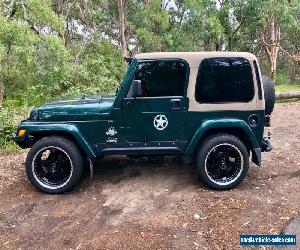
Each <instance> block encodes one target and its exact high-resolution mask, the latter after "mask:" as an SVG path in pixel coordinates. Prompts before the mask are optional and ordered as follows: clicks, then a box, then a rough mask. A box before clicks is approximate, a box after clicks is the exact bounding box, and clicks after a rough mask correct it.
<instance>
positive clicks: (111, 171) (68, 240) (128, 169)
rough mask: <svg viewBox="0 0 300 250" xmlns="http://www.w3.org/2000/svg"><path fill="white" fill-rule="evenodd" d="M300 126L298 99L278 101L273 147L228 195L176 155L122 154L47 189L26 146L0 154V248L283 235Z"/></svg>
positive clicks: (298, 166) (167, 245) (297, 200)
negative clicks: (34, 175)
mask: <svg viewBox="0 0 300 250" xmlns="http://www.w3.org/2000/svg"><path fill="white" fill-rule="evenodd" d="M299 127H300V103H295V104H278V105H277V106H276V108H275V111H274V113H273V121H272V128H271V131H272V133H273V135H272V142H273V146H274V150H273V151H272V152H271V153H267V154H264V155H263V166H262V167H261V168H257V167H254V165H252V167H251V168H250V170H249V173H248V176H247V177H246V179H245V180H244V181H243V182H242V184H241V185H240V186H238V187H237V188H236V189H234V190H231V191H225V192H217V191H211V190H209V189H207V188H205V187H204V186H203V185H202V184H201V183H200V182H199V180H198V178H197V174H196V171H195V169H194V168H193V166H192V165H185V164H183V163H181V162H180V161H179V160H178V159H176V158H167V159H165V160H159V159H156V160H155V159H152V160H151V159H150V160H149V159H148V160H147V159H140V160H129V159H127V158H125V157H119V158H116V157H115V158H106V159H103V160H101V161H99V164H98V165H99V166H98V168H97V169H96V170H95V175H94V178H93V179H92V180H90V179H89V177H88V175H86V176H85V177H84V178H83V181H82V183H81V184H80V185H79V186H78V187H77V188H76V189H75V190H73V191H72V192H70V193H68V194H64V195H46V194H43V193H40V192H38V191H36V190H35V189H34V188H33V186H32V185H31V184H29V182H28V181H27V179H26V177H25V172H24V166H23V162H24V159H25V153H26V152H22V153H19V154H16V153H10V154H8V153H3V152H0V249H18V248H19V249H127V250H128V249H239V248H241V247H240V246H239V235H240V234H269V233H270V234H278V233H281V232H282V230H283V227H284V225H285V224H286V223H287V222H288V221H289V220H290V219H291V218H293V217H294V216H295V215H296V214H298V213H299V211H300V193H299V187H300V159H299V158H300V155H299V150H300V132H299ZM298 247H299V246H298ZM244 249H245V248H244ZM246 249H247V248H246ZM261 249H264V248H261Z"/></svg>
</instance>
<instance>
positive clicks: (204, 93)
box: [195, 58, 254, 103]
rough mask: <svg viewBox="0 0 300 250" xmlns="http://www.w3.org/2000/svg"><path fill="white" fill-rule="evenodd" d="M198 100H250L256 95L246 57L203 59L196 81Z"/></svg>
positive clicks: (206, 101) (209, 101) (207, 101)
mask: <svg viewBox="0 0 300 250" xmlns="http://www.w3.org/2000/svg"><path fill="white" fill-rule="evenodd" d="M195 97H196V100H197V101H198V102H204V103H213V102H249V101H251V100H252V99H253V97H254V89H253V77H252V72H251V66H250V63H249V61H248V60H246V59H244V58H210V59H205V60H203V61H202V63H201V65H200V67H199V71H198V76H197V83H196V91H195Z"/></svg>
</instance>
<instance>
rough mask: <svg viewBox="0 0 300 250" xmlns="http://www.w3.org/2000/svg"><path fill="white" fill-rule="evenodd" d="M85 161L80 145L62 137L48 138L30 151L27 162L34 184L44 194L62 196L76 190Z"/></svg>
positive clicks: (40, 141) (30, 178)
mask: <svg viewBox="0 0 300 250" xmlns="http://www.w3.org/2000/svg"><path fill="white" fill-rule="evenodd" d="M83 166H84V161H83V157H82V154H81V152H80V151H79V149H78V148H77V146H76V145H75V144H74V143H73V142H72V141H71V140H69V139H66V138H64V137H59V136H50V137H45V138H43V139H41V140H39V141H37V142H36V143H35V144H34V145H33V147H32V148H31V149H30V151H29V153H28V155H27V158H26V163H25V168H26V173H27V176H28V179H29V180H30V182H31V183H32V184H33V185H34V186H35V187H36V188H37V189H38V190H40V191H42V192H44V193H51V194H59V193H64V192H67V191H69V190H71V189H72V188H73V187H75V186H76V185H77V184H78V182H79V180H80V178H81V176H82V172H83Z"/></svg>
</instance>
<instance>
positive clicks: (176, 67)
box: [128, 59, 188, 97]
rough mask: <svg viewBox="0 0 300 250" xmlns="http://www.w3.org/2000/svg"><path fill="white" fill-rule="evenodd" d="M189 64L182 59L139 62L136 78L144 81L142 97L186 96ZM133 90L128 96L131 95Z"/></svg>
mask: <svg viewBox="0 0 300 250" xmlns="http://www.w3.org/2000/svg"><path fill="white" fill-rule="evenodd" d="M187 73H188V66H187V63H185V62H184V61H182V60H179V59H174V60H171V59H170V60H153V61H152V60H151V61H141V62H139V64H138V66H137V69H136V72H135V76H134V80H140V81H141V83H142V96H141V97H163V96H166V97H167V96H184V94H185V87H186V85H187V84H186V83H187V80H188V79H187V78H188V74H187ZM131 92H132V91H131V90H129V92H128V97H131Z"/></svg>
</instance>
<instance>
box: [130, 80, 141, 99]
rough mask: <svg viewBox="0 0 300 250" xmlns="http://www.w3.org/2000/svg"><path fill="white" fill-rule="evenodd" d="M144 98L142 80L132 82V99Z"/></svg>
mask: <svg viewBox="0 0 300 250" xmlns="http://www.w3.org/2000/svg"><path fill="white" fill-rule="evenodd" d="M139 96H142V82H141V80H134V81H133V82H132V97H139Z"/></svg>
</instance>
